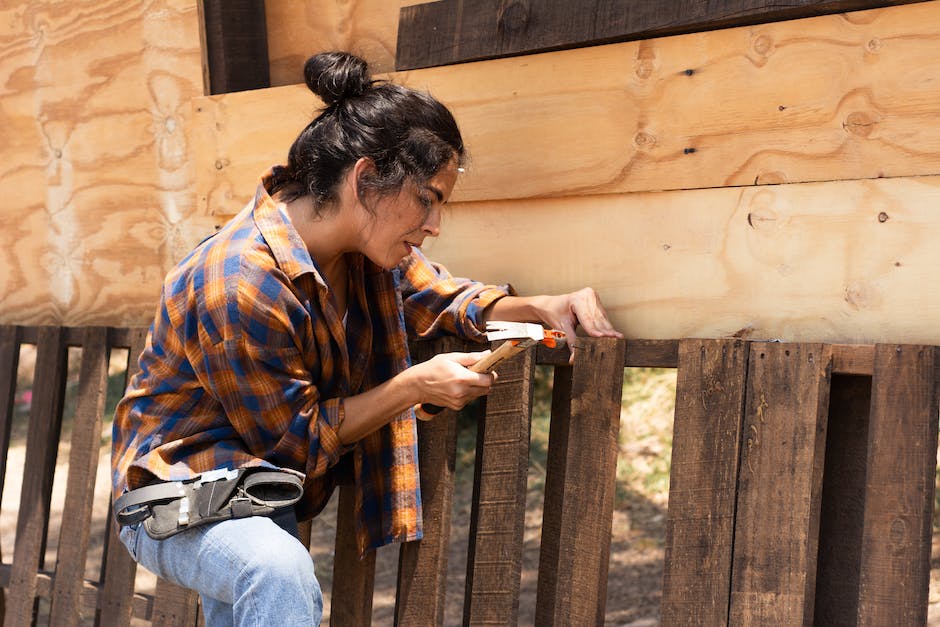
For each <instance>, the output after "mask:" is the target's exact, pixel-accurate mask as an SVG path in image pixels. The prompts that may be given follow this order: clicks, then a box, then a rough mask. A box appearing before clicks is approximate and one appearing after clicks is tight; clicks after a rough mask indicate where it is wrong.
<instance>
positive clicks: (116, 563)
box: [99, 328, 149, 625]
mask: <svg viewBox="0 0 940 627" xmlns="http://www.w3.org/2000/svg"><path fill="white" fill-rule="evenodd" d="M147 332H148V330H147V329H146V328H137V329H131V330H129V331H128V333H127V335H128V337H127V338H126V346H127V347H128V349H127V371H126V375H125V377H126V378H125V386H126V385H127V382H128V381H130V378H131V377H132V376H134V374H135V373H136V372H137V371H138V370H139V368H138V366H137V363H138V358H139V357H140V354H141V353H142V352H143V350H144V346H145V344H146V340H147ZM113 514H114V512H113V510H112V508H111V507H110V506H109V507H108V523H107V527H108V530H107V536H106V539H105V544H104V555H103V557H102V561H103V564H102V568H101V593H100V594H101V599H100V602H99V609H100V610H101V622H102V624H104V625H129V624H130V622H131V616H132V615H134V614H135V611H134V597H133V595H132V592H133V590H134V579H135V577H136V574H137V562H135V561H134V560H133V559H131V556H130V554H129V553H128V552H127V549H126V548H124V544H123V543H122V542H121V540H120V538H118V525H117V523H116V522H115V521H114V515H113ZM138 618H143V617H141V616H138ZM148 618H149V617H148Z"/></svg>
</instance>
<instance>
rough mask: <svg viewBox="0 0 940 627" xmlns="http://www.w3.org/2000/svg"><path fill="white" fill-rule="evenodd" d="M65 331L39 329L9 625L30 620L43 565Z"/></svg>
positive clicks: (59, 423) (65, 352)
mask: <svg viewBox="0 0 940 627" xmlns="http://www.w3.org/2000/svg"><path fill="white" fill-rule="evenodd" d="M63 336H64V332H63V331H62V329H61V327H44V328H41V329H40V330H39V343H38V345H37V347H36V370H35V375H34V378H33V401H32V405H31V407H30V412H29V426H28V428H27V435H26V460H25V467H26V468H29V469H30V472H28V473H25V474H24V476H23V489H22V493H21V497H20V507H19V512H18V515H17V519H16V540H15V545H14V548H13V565H12V566H13V567H12V570H11V575H10V588H9V595H8V597H9V598H8V599H7V607H6V616H5V619H4V620H5V623H4V624H6V625H29V624H31V623H32V619H33V607H34V600H35V596H36V577H37V574H38V572H39V570H40V569H41V568H42V567H43V565H44V564H43V562H44V556H45V555H44V554H45V549H46V532H47V530H48V526H49V506H50V499H51V498H52V483H53V475H54V472H55V462H56V455H57V453H58V444H59V434H60V431H61V428H62V403H63V401H64V398H65V380H66V369H67V362H68V350H67V348H66V346H65V338H64V337H63Z"/></svg>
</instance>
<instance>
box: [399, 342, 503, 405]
mask: <svg viewBox="0 0 940 627" xmlns="http://www.w3.org/2000/svg"><path fill="white" fill-rule="evenodd" d="M488 353H489V351H484V352H480V353H442V354H440V355H435V356H434V357H432V358H431V359H429V360H427V361H424V362H421V363H420V364H415V365H414V366H412V367H411V368H409V369H408V374H409V375H410V376H411V377H413V380H414V382H415V384H416V385H417V401H416V404H419V403H430V404H432V405H437V406H439V407H446V408H448V409H461V408H463V406H464V405H466V404H467V403H469V402H470V401H472V400H473V399H475V398H477V397H480V396H483V395H485V394H487V393H488V392H489V391H490V386H491V385H493V382H494V381H495V380H496V375H495V374H492V373H490V374H481V373H477V372H473V371H472V370H470V369H469V367H470V366H472V365H473V364H475V363H476V362H478V361H479V360H480V359H482V358H483V357H485V356H486V355H487V354H488Z"/></svg>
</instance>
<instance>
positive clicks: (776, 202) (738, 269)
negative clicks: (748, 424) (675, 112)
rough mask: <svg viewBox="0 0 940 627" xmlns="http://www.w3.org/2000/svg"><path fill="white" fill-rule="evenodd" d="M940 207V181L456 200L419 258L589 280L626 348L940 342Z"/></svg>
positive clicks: (535, 286) (555, 283)
mask: <svg viewBox="0 0 940 627" xmlns="http://www.w3.org/2000/svg"><path fill="white" fill-rule="evenodd" d="M938 6H940V3H938ZM449 204H450V203H449ZM937 206H940V177H936V176H932V177H913V178H902V179H881V180H867V181H834V182H822V183H803V184H791V185H772V186H758V187H747V188H741V189H711V190H696V191H674V192H664V193H644V194H619V195H605V196H588V197H581V198H564V199H562V198H556V199H542V200H525V201H503V202H492V203H490V202H486V203H483V202H480V203H463V204H461V203H458V204H454V205H453V206H451V208H450V209H449V211H448V213H447V214H445V215H446V217H445V222H444V226H443V229H442V231H443V232H442V234H441V236H440V237H439V238H438V239H437V240H436V241H428V242H426V244H425V246H424V249H425V252H426V253H427V255H428V256H429V257H430V258H431V259H434V260H435V261H439V262H441V263H443V264H444V265H445V266H446V267H447V268H448V269H449V270H450V271H451V272H452V273H454V274H455V275H456V276H472V277H473V278H475V279H478V280H481V281H486V282H496V283H499V282H502V281H505V280H507V277H509V278H510V279H511V281H512V284H513V285H514V286H515V287H516V289H517V290H519V292H520V293H523V294H545V293H548V294H551V293H563V292H568V291H571V290H576V289H580V288H581V287H583V286H584V285H592V286H593V287H594V288H595V289H596V290H597V291H598V293H599V294H600V296H601V298H602V300H603V303H604V305H605V307H606V308H607V310H608V312H609V313H610V314H611V316H612V319H613V322H614V325H615V326H616V327H617V328H618V329H620V330H621V331H622V332H623V333H625V334H626V335H627V336H628V337H630V338H647V339H655V338H683V337H740V338H742V339H771V338H781V339H785V340H787V341H823V342H829V343H844V344H873V343H878V342H887V341H895V338H899V339H898V340H897V341H899V342H900V341H903V342H905V343H914V344H940V325H938V324H937V321H940V290H938V289H936V288H935V287H934V284H935V281H934V275H935V268H936V267H937V266H938V264H940V251H938V249H937V247H936V246H935V245H934V244H933V242H936V241H940V221H938V220H937V216H936V212H935V211H933V208H934V207H937ZM585 216H590V217H589V218H587V217H585ZM546 242H564V243H565V245H564V246H556V245H551V246H549V245H546ZM624 242H629V245H625V244H624ZM625 269H628V271H625ZM912 311H916V312H917V315H916V316H912V315H911V313H910V312H912ZM627 350H628V352H629V351H630V348H629V347H628V349H627ZM858 366H859V367H861V366H862V364H861V362H860V363H859V364H858Z"/></svg>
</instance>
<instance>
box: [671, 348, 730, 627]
mask: <svg viewBox="0 0 940 627" xmlns="http://www.w3.org/2000/svg"><path fill="white" fill-rule="evenodd" d="M747 358H748V344H747V343H746V342H744V341H742V340H682V341H680V342H679V368H678V372H677V374H676V409H675V421H674V426H673V439H672V464H671V466H672V470H671V474H670V480H669V510H668V512H667V517H666V551H665V561H664V569H663V601H662V621H663V624H665V625H714V626H716V627H717V626H719V625H725V624H727V622H728V601H729V594H730V590H731V550H732V545H733V542H734V513H735V498H736V494H737V477H738V462H739V458H740V441H741V424H742V418H743V413H744V398H745V380H746V375H747Z"/></svg>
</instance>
